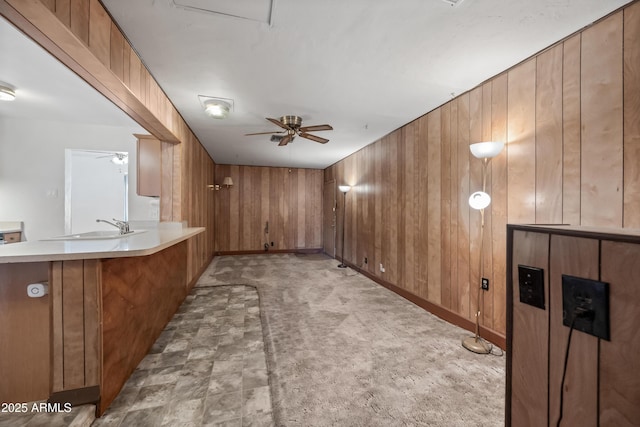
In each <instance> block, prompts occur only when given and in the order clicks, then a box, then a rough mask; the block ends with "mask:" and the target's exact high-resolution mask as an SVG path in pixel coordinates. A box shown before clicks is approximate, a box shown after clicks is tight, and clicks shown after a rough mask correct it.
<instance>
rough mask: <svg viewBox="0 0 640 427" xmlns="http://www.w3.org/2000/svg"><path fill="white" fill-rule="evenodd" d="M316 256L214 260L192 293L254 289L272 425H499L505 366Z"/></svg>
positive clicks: (452, 329)
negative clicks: (205, 288) (223, 287)
mask: <svg viewBox="0 0 640 427" xmlns="http://www.w3.org/2000/svg"><path fill="white" fill-rule="evenodd" d="M337 264H338V262H337V261H336V260H333V259H330V258H328V257H325V256H321V255H309V256H296V255H290V254H286V255H282V254H265V255H251V256H225V257H217V258H216V259H214V261H213V263H212V264H211V265H210V266H209V268H208V269H207V271H206V272H205V274H204V275H203V276H202V278H201V280H200V282H199V283H200V284H201V285H216V284H247V285H253V286H256V288H257V289H258V292H259V295H260V309H261V316H262V321H263V330H264V334H265V345H266V349H267V365H268V369H269V382H270V388H271V393H272V401H273V407H274V418H275V423H276V425H279V426H447V427H451V426H465V427H467V426H500V425H503V424H504V383H505V358H504V357H496V356H488V355H477V354H474V353H470V352H469V351H467V350H465V349H463V348H462V346H461V345H460V339H461V338H462V337H464V336H466V335H468V332H466V331H464V330H462V329H460V328H458V327H456V326H453V325H451V324H448V323H446V322H444V321H443V320H441V319H439V318H437V317H435V316H433V315H431V314H429V313H427V312H426V311H424V310H423V309H421V308H420V307H417V306H415V305H414V304H412V303H410V302H409V301H407V300H405V299H403V298H402V297H400V296H398V295H396V294H395V293H393V292H391V291H389V290H387V289H385V288H383V287H382V286H380V285H378V284H376V283H374V282H372V281H371V280H369V279H367V278H365V277H363V276H362V275H359V274H356V272H355V271H353V270H351V269H346V270H345V269H339V268H337V267H336V266H337Z"/></svg>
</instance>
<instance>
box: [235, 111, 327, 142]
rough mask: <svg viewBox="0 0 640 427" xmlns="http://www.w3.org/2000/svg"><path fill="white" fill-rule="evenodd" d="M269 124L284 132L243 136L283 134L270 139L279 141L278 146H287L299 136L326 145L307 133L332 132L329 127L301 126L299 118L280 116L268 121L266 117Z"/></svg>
mask: <svg viewBox="0 0 640 427" xmlns="http://www.w3.org/2000/svg"><path fill="white" fill-rule="evenodd" d="M267 120H269V121H270V122H271V123H273V124H274V125H276V126H279V127H281V128H282V129H284V130H281V131H275V132H257V133H247V134H245V136H250V135H266V134H278V133H284V134H285V135H282V136H280V135H273V136H272V137H271V140H272V141H280V142H279V143H278V145H279V146H283V145H287V144H288V143H290V142H291V141H293V139H294V138H295V137H296V136H301V137H302V138H306V139H310V140H311V141H315V142H319V143H320V144H326V143H327V142H329V140H328V139H326V138H321V137H319V136H316V135H311V134H310V133H307V132H317V131H321V130H333V128H332V127H331V126H330V125H314V126H302V118H301V117H299V116H282V117H280V120H277V119H270V118H269V117H267Z"/></svg>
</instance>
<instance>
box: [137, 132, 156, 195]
mask: <svg viewBox="0 0 640 427" xmlns="http://www.w3.org/2000/svg"><path fill="white" fill-rule="evenodd" d="M136 137H138V151H137V153H138V160H137V168H136V171H137V176H136V179H137V193H138V195H139V196H151V197H160V182H161V179H162V151H161V145H160V141H158V140H157V139H155V138H154V137H152V136H150V135H136Z"/></svg>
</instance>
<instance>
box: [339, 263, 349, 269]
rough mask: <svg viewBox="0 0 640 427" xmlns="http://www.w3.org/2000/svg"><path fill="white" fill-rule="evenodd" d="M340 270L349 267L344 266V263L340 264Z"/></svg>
mask: <svg viewBox="0 0 640 427" xmlns="http://www.w3.org/2000/svg"><path fill="white" fill-rule="evenodd" d="M338 268H347V266H346V265H344V264H342V263H340V264H338Z"/></svg>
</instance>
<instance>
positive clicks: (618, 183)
mask: <svg viewBox="0 0 640 427" xmlns="http://www.w3.org/2000/svg"><path fill="white" fill-rule="evenodd" d="M638 52H640V3H637V2H634V3H633V4H631V5H630V6H628V7H626V8H625V9H622V10H620V11H618V12H616V13H614V14H612V15H610V16H608V17H606V18H604V19H603V20H601V21H599V22H597V23H596V24H594V25H592V26H590V27H588V28H586V29H584V30H583V31H581V32H579V33H576V34H575V35H573V36H571V37H569V38H567V39H566V40H563V41H561V42H559V43H557V44H556V45H554V46H551V47H550V48H548V49H546V50H545V51H543V52H541V53H539V54H537V55H535V56H534V57H532V58H530V59H528V60H526V61H524V62H522V63H521V64H519V65H517V66H515V67H513V68H512V69H509V70H507V71H505V72H504V73H502V74H500V75H498V76H496V77H494V78H492V79H491V80H489V81H487V82H485V83H483V84H482V85H480V86H479V87H476V88H475V89H473V90H471V91H469V92H467V93H464V94H462V95H460V96H458V97H457V98H455V99H453V100H452V101H450V102H448V103H447V104H445V105H443V106H441V107H439V108H437V109H435V110H433V111H431V112H429V113H428V114H426V115H425V116H423V117H421V118H419V119H417V120H415V121H414V122H411V123H409V124H407V125H405V126H403V127H402V128H400V129H398V130H396V131H395V132H393V133H391V134H389V135H387V136H385V137H384V138H382V139H380V140H379V141H377V142H375V143H374V144H371V145H369V146H367V147H365V148H364V149H362V150H360V151H359V152H357V153H355V154H353V155H351V156H349V157H347V158H345V159H344V160H342V161H340V162H338V163H336V164H334V165H332V166H330V167H329V168H327V169H326V170H325V182H327V181H330V180H333V179H335V180H336V182H337V184H342V183H346V184H349V185H352V186H354V188H353V189H352V191H350V192H349V193H348V194H347V207H346V209H347V210H346V214H347V220H346V241H345V258H346V260H347V261H348V262H351V263H352V264H354V265H356V266H359V267H361V268H363V269H364V270H365V271H366V272H367V273H369V274H371V275H374V276H375V277H377V278H379V279H380V280H382V281H384V282H387V283H390V284H392V285H395V286H397V287H398V288H400V289H402V290H404V291H407V292H409V293H411V294H413V295H415V296H417V297H419V298H420V299H422V300H424V301H427V302H429V303H431V304H434V305H435V306H437V307H438V308H440V309H442V310H445V311H446V312H448V313H450V314H453V315H454V316H458V317H460V318H462V319H467V320H474V315H475V311H476V307H477V306H478V301H476V289H477V288H476V286H478V285H479V275H480V273H479V271H480V265H479V262H480V261H479V256H478V253H479V252H478V250H479V247H480V246H479V245H480V242H478V239H479V228H480V215H479V213H478V212H477V211H473V210H471V209H470V208H469V205H468V202H467V199H468V197H469V195H470V194H471V193H472V192H474V191H477V190H480V189H481V188H482V182H481V165H482V163H481V160H478V159H476V158H474V157H473V156H472V155H471V154H470V152H469V144H471V143H474V142H481V141H486V140H499V141H505V142H506V143H507V144H506V148H505V150H504V151H503V152H502V153H501V154H500V155H499V156H498V157H496V158H494V159H493V160H492V161H491V163H490V164H489V170H488V179H487V188H488V192H489V193H490V194H491V197H492V203H491V206H490V208H488V209H487V211H486V228H485V231H486V232H485V238H484V242H483V244H484V249H485V254H487V256H485V263H484V268H483V270H484V276H485V277H488V278H489V279H490V289H489V291H487V292H483V293H482V300H481V301H480V304H481V308H482V313H483V314H482V325H483V326H484V327H485V328H487V329H490V330H492V331H495V332H497V333H498V334H500V335H504V333H505V327H506V325H505V306H506V301H505V280H506V279H505V278H506V258H505V257H506V224H507V222H509V223H538V224H543V223H555V224H560V223H567V224H574V225H597V226H624V227H638V226H640V166H639V165H640V148H639V147H640V53H638ZM338 207H339V208H341V201H340V203H339V206H338ZM338 217H339V218H340V213H339V214H338ZM339 222H340V221H339ZM338 226H339V228H338V235H340V232H341V224H338ZM337 245H338V248H337V252H338V253H340V241H339V239H338V242H337ZM364 257H367V258H368V260H369V262H368V264H364V263H363V259H364ZM380 264H383V265H384V267H385V272H384V273H383V272H381V271H380V268H379V266H380Z"/></svg>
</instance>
